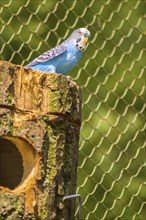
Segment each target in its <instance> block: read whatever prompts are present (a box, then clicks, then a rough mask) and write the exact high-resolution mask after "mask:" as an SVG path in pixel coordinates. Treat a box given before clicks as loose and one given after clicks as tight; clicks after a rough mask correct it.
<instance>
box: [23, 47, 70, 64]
mask: <svg viewBox="0 0 146 220" xmlns="http://www.w3.org/2000/svg"><path fill="white" fill-rule="evenodd" d="M66 50H67V48H66V45H65V43H62V44H60V45H58V46H57V47H55V48H52V49H50V50H48V51H46V52H45V53H43V54H41V55H40V56H39V57H37V58H36V59H34V60H33V61H32V62H31V63H29V64H28V65H27V67H31V66H34V65H36V64H38V63H42V62H46V61H48V60H51V59H53V58H54V57H57V56H59V55H60V54H62V53H64V52H65V51H66Z"/></svg>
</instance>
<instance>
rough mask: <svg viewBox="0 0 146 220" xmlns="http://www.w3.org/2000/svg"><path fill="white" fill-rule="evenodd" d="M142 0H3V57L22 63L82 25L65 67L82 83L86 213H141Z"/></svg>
mask: <svg viewBox="0 0 146 220" xmlns="http://www.w3.org/2000/svg"><path fill="white" fill-rule="evenodd" d="M145 6H146V2H145V1H144V0H122V1H119V0H101V1H100V0H79V1H78V0H58V1H57V0H14V1H13V0H1V1H0V13H1V16H0V54H1V55H0V56H1V57H0V59H2V60H6V61H10V62H12V63H15V64H21V65H26V64H27V63H29V62H30V61H31V60H32V59H34V58H35V57H37V56H38V55H40V54H41V53H43V52H44V51H46V50H47V49H50V48H52V47H54V46H56V44H59V43H61V42H62V41H63V40H65V39H66V38H67V37H68V36H69V34H70V33H71V32H72V31H73V30H75V29H77V28H79V27H86V28H88V29H89V30H90V32H91V39H90V43H89V45H88V48H87V49H86V51H85V53H84V56H83V58H82V60H81V61H80V62H79V64H78V65H77V67H75V68H74V69H73V70H72V71H71V72H70V73H69V75H70V76H71V77H72V78H73V80H74V81H76V82H77V83H78V84H79V85H80V86H81V88H82V99H83V105H82V127H81V135H80V151H79V166H78V189H77V192H78V193H80V194H81V196H82V205H83V208H82V219H83V220H87V219H88V220H96V219H97V220H99V219H103V220H118V219H122V220H144V219H146V211H145V210H146V209H144V208H146V207H144V206H145V204H146V203H145V199H146V189H145V186H144V184H145V177H146V169H145V165H146V163H145V157H146V154H145V153H146V150H145V145H144V141H145V133H144V123H145V112H144V111H145V77H144V66H145V46H146V40H145V35H146V30H145V27H146V25H145V21H144V19H145V18H146V15H145Z"/></svg>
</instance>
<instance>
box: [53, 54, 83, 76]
mask: <svg viewBox="0 0 146 220" xmlns="http://www.w3.org/2000/svg"><path fill="white" fill-rule="evenodd" d="M81 56H82V52H81V51H79V50H74V51H73V50H70V51H66V52H65V53H63V54H61V55H60V56H58V57H56V58H55V59H54V61H53V63H54V65H55V66H56V72H57V73H62V74H66V73H67V72H69V71H70V70H71V69H73V68H74V67H75V65H76V64H77V63H78V61H79V60H80V58H81Z"/></svg>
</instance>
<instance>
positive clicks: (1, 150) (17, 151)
mask: <svg viewBox="0 0 146 220" xmlns="http://www.w3.org/2000/svg"><path fill="white" fill-rule="evenodd" d="M35 164H36V163H35V151H34V149H33V148H32V146H31V145H30V144H29V143H28V142H27V141H26V140H24V139H22V138H17V137H9V136H3V137H0V187H3V188H8V189H10V190H14V189H18V188H24V187H27V184H28V179H29V180H30V178H32V177H33V175H34V170H35Z"/></svg>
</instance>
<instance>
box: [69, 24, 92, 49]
mask: <svg viewBox="0 0 146 220" xmlns="http://www.w3.org/2000/svg"><path fill="white" fill-rule="evenodd" d="M70 37H71V38H73V39H74V43H75V46H76V47H77V49H78V50H81V51H84V50H85V48H86V46H87V43H88V40H89V37H90V31H88V30H87V29H86V28H79V29H77V30H75V31H74V32H73V33H72V34H71V36H70Z"/></svg>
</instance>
